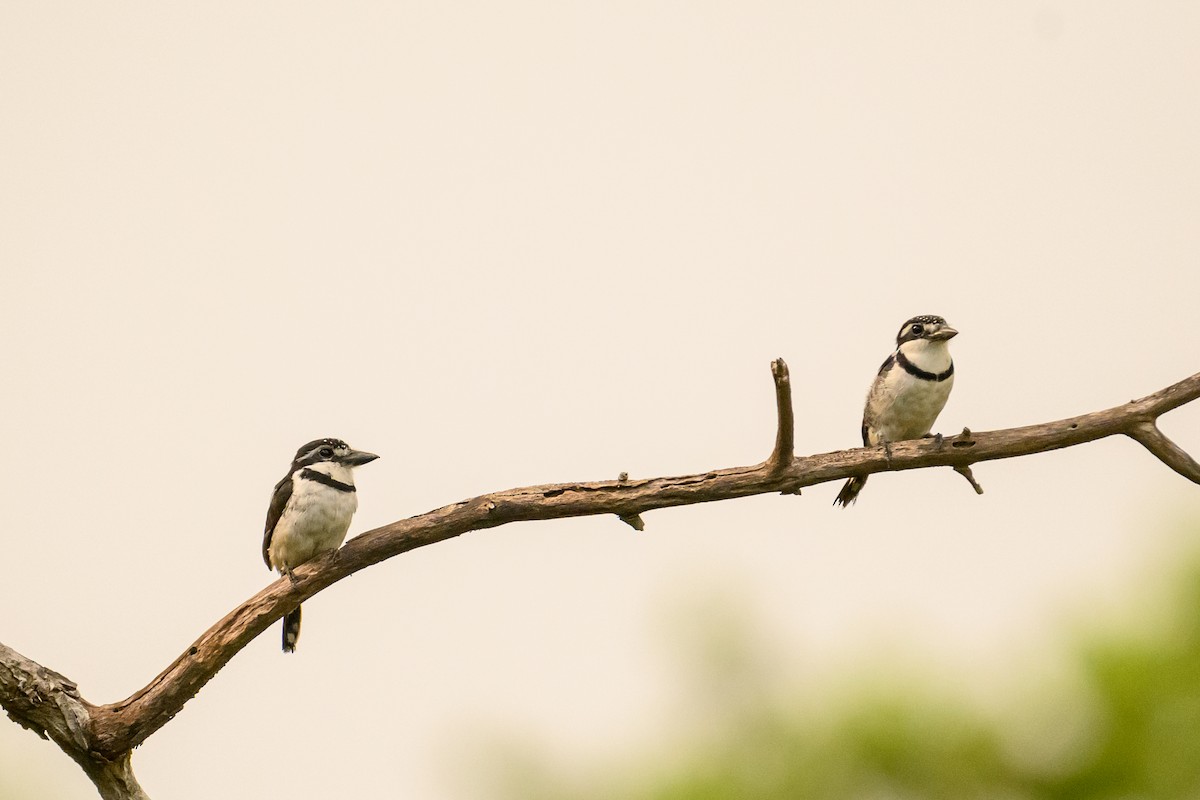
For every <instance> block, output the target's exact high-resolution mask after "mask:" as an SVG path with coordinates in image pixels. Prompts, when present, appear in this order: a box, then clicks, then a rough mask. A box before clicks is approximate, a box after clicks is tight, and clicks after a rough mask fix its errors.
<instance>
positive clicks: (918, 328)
mask: <svg viewBox="0 0 1200 800" xmlns="http://www.w3.org/2000/svg"><path fill="white" fill-rule="evenodd" d="M923 330H924V328H922V327H921V326H920V325H913V326H912V332H913V333H916V334H919V333H920V332H921V331H923Z"/></svg>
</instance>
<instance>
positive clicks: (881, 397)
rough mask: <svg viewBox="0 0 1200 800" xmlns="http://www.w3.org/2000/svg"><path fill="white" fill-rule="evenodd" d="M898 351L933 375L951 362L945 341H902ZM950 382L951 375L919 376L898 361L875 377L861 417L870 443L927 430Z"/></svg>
mask: <svg viewBox="0 0 1200 800" xmlns="http://www.w3.org/2000/svg"><path fill="white" fill-rule="evenodd" d="M901 351H902V352H903V353H904V356H905V357H906V358H907V359H908V360H909V361H910V362H911V363H912V364H913V366H915V367H917V368H918V369H920V370H923V371H925V372H931V373H934V374H935V375H936V374H938V373H941V372H945V371H946V370H947V369H949V368H950V364H951V363H952V362H951V360H950V350H949V348H948V347H946V343H945V342H930V341H925V340H916V341H912V342H905V343H904V344H903V345H902V346H901ZM953 386H954V376H953V375H951V376H950V377H949V378H947V379H946V380H944V381H933V380H922V379H921V378H918V377H916V376H915V375H910V374H909V373H908V372H907V371H905V369H904V368H903V367H902V366H900V365H899V364H894V365H892V368H891V369H889V370H888V371H887V372H886V373H884V374H883V375H881V376H880V377H879V378H878V379H877V380H876V382H875V385H874V386H873V387H872V389H871V394H870V396H869V397H868V398H867V408H866V413H865V414H864V421H865V422H866V424H867V436H868V438H869V440H870V443H871V444H873V445H875V444H879V443H880V442H882V441H888V442H900V441H904V440H906V439H916V438H919V437H921V436H924V435H925V434H927V433H929V431H930V429H931V428H932V427H933V423H934V422H936V421H937V417H938V414H940V413H941V412H942V409H943V408H944V407H945V406H946V400H947V399H948V398H949V397H950V389H951V388H953Z"/></svg>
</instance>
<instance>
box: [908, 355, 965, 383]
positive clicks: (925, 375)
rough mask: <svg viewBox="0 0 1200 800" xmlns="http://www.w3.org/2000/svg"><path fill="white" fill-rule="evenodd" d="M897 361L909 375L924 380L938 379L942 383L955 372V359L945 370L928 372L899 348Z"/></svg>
mask: <svg viewBox="0 0 1200 800" xmlns="http://www.w3.org/2000/svg"><path fill="white" fill-rule="evenodd" d="M896 363H897V364H899V365H900V366H901V367H902V368H903V369H904V371H905V372H907V373H908V374H909V375H912V376H913V377H914V378H920V379H921V380H923V381H937V382H938V383H941V382H942V381H944V380H946V378H949V377H950V376H951V375H953V374H954V362H953V361H951V362H950V366H949V367H947V368H946V371H945V372H926V371H925V370H923V369H921V368H920V367H918V366H917V365H916V364H914V363H912V362H911V361H909V360H908V358H907V357H906V356H905V355H904V353H902V352H901V351H899V350H897V351H896Z"/></svg>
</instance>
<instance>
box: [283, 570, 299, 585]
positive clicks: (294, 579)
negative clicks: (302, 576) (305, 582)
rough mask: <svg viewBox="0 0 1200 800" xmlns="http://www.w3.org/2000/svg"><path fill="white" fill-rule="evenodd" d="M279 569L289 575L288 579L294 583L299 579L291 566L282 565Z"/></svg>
mask: <svg viewBox="0 0 1200 800" xmlns="http://www.w3.org/2000/svg"><path fill="white" fill-rule="evenodd" d="M279 571H280V572H282V573H283V574H284V575H285V576H287V579H288V580H289V581H291V582H292V583H295V582H296V581H298V580H299V578H297V577H296V573H295V572H293V571H292V568H291V567H280V568H279Z"/></svg>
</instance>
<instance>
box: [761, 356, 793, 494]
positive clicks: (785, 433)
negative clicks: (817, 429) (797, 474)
mask: <svg viewBox="0 0 1200 800" xmlns="http://www.w3.org/2000/svg"><path fill="white" fill-rule="evenodd" d="M771 377H773V378H774V379H775V410H776V416H777V417H778V419H779V428H778V431H777V432H776V434H775V449H774V450H772V451H771V457H770V458H768V459H767V464H769V465H770V466H771V468H772V469H773V470H782V469H785V468H787V467H788V466H789V465H790V464H791V463H792V460H793V459H794V458H795V457H796V420H795V415H794V414H793V412H792V379H791V377H790V375H789V374H788V366H787V362H785V361H784V360H783V359H782V358H777V359H775V360H774V361H772V362H771ZM797 494H799V492H797Z"/></svg>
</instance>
